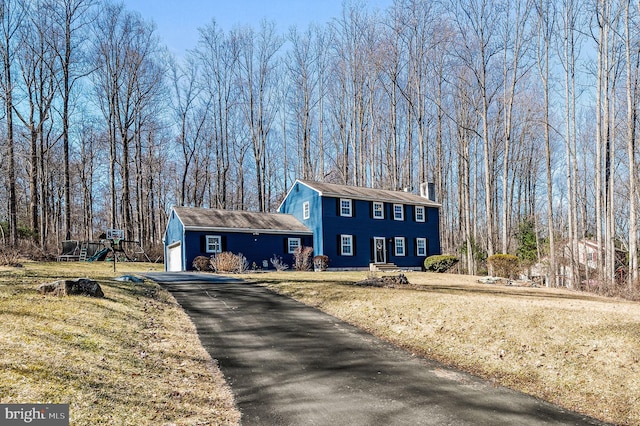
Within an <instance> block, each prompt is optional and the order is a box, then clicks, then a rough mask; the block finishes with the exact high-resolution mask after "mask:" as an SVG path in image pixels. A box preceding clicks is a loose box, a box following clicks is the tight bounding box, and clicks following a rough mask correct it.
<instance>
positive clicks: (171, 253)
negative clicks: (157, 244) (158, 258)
mask: <svg viewBox="0 0 640 426" xmlns="http://www.w3.org/2000/svg"><path fill="white" fill-rule="evenodd" d="M167 271H169V272H179V271H182V245H181V244H180V243H176V244H175V245H171V246H169V247H167Z"/></svg>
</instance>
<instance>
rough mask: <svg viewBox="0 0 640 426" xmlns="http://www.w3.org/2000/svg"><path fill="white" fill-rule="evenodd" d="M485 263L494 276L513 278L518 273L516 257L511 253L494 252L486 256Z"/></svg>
mask: <svg viewBox="0 0 640 426" xmlns="http://www.w3.org/2000/svg"><path fill="white" fill-rule="evenodd" d="M487 263H488V264H489V265H490V266H491V268H492V269H493V275H495V276H498V277H503V278H514V277H515V276H516V275H517V274H518V257H517V256H514V255H513V254H494V255H493V256H489V257H488V258H487Z"/></svg>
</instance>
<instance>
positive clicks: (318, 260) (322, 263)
mask: <svg viewBox="0 0 640 426" xmlns="http://www.w3.org/2000/svg"><path fill="white" fill-rule="evenodd" d="M328 267H329V256H326V255H324V254H319V255H318V256H314V257H313V269H314V270H316V271H326V270H327V268H328Z"/></svg>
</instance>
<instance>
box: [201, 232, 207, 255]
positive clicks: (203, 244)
mask: <svg viewBox="0 0 640 426" xmlns="http://www.w3.org/2000/svg"><path fill="white" fill-rule="evenodd" d="M206 252H207V236H206V235H200V253H206Z"/></svg>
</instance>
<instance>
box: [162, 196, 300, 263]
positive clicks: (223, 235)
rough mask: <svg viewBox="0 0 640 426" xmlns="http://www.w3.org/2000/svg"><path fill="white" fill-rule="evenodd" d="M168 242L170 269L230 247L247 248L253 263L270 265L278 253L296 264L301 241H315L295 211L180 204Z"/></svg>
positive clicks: (241, 251)
mask: <svg viewBox="0 0 640 426" xmlns="http://www.w3.org/2000/svg"><path fill="white" fill-rule="evenodd" d="M164 244H165V270H166V271H170V272H177V271H186V270H190V269H192V268H193V260H194V259H195V258H196V257H197V256H206V257H211V256H213V255H216V254H217V253H221V252H225V251H228V252H232V253H235V254H242V255H243V256H244V257H245V258H246V260H247V263H248V265H249V267H250V268H252V269H270V268H272V267H273V266H272V264H271V262H270V260H271V259H272V258H273V257H274V256H275V257H278V258H281V259H282V260H283V261H284V262H285V263H287V264H291V263H292V260H293V252H294V251H295V249H296V248H297V247H301V246H305V247H313V232H311V230H309V229H308V228H307V227H306V226H304V225H303V224H302V222H300V221H299V220H298V219H296V218H295V217H294V216H293V215H290V214H281V213H259V212H247V211H239V210H219V209H206V208H195V207H174V208H173V209H172V211H171V214H170V215H169V222H168V224H167V230H166V231H165V235H164Z"/></svg>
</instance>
